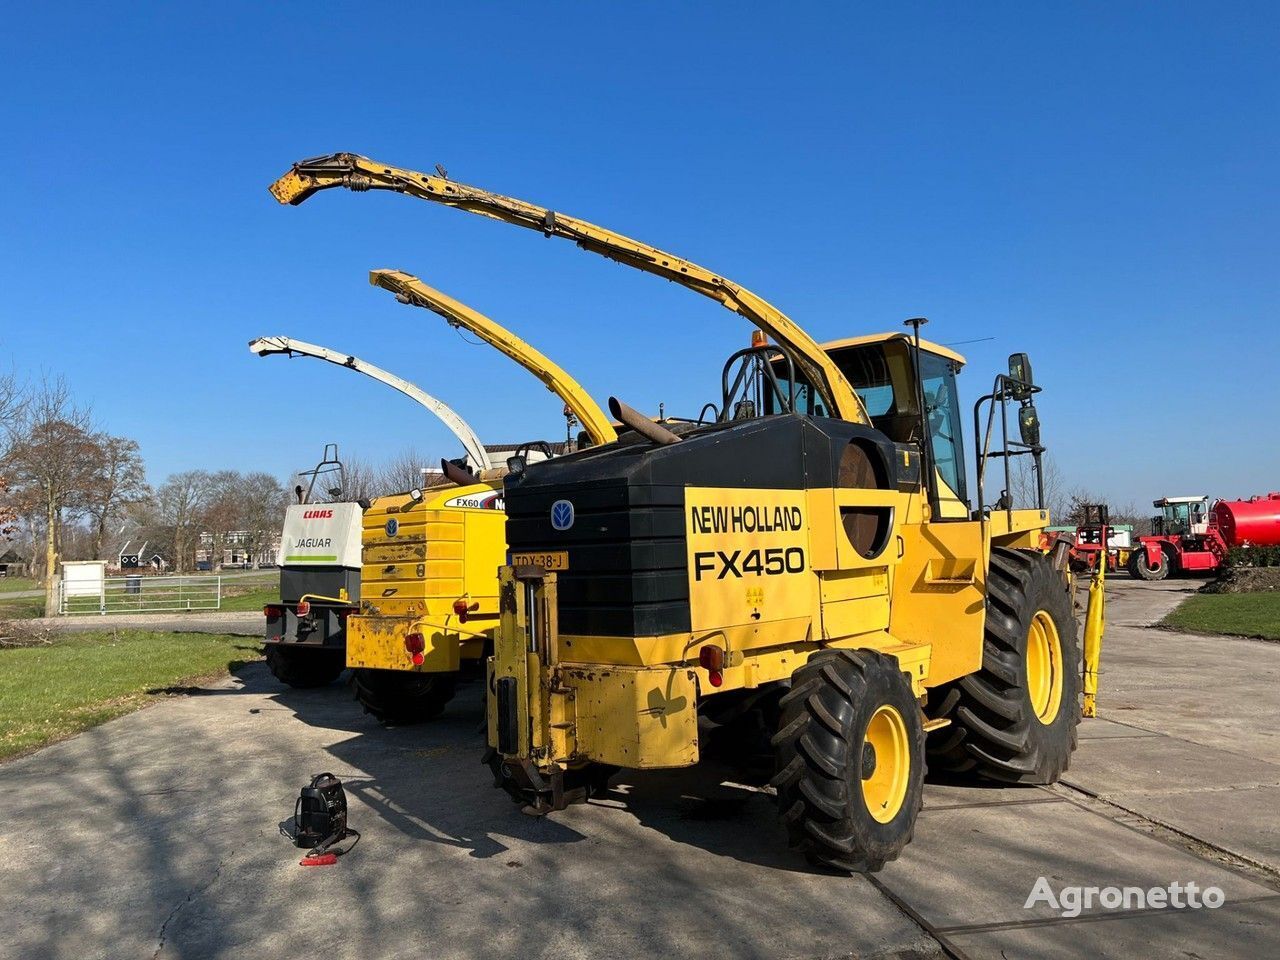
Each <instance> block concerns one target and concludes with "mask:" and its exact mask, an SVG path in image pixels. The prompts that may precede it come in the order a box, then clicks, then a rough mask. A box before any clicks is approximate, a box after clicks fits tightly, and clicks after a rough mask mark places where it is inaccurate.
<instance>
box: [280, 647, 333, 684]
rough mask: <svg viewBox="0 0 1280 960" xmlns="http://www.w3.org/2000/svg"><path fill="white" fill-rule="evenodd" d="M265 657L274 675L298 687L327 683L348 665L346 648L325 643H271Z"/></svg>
mask: <svg viewBox="0 0 1280 960" xmlns="http://www.w3.org/2000/svg"><path fill="white" fill-rule="evenodd" d="M266 658H267V668H268V669H269V670H270V671H271V675H272V676H274V677H275V678H276V679H277V680H279V681H280V682H281V683H284V684H287V685H288V686H291V687H293V688H295V689H298V690H306V689H309V688H311V687H324V686H328V685H329V684H331V683H333V681H335V680H337V679H338V676H339V674H341V673H342V671H343V670H345V669H346V667H347V658H346V653H345V652H344V651H342V650H330V649H326V648H324V647H321V648H319V649H317V648H316V647H285V646H281V645H280V644H278V643H269V644H267V645H266Z"/></svg>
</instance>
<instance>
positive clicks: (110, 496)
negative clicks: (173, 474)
mask: <svg viewBox="0 0 1280 960" xmlns="http://www.w3.org/2000/svg"><path fill="white" fill-rule="evenodd" d="M95 439H96V440H97V446H98V449H99V450H100V451H101V458H100V460H99V462H98V465H97V470H96V472H95V476H94V478H93V488H92V490H91V491H90V494H89V498H88V504H87V507H86V510H87V512H88V514H89V516H90V518H91V519H92V521H93V541H92V543H93V556H94V558H95V559H101V556H102V542H103V540H104V539H105V538H106V532H107V523H108V521H109V520H110V519H111V518H112V517H113V516H117V515H118V514H119V513H120V512H121V511H122V510H123V509H124V508H125V507H126V506H128V505H129V504H131V503H138V502H140V501H142V500H145V499H146V498H147V497H148V496H150V494H151V489H150V488H149V487H148V486H147V479H146V470H145V468H144V466H143V463H142V455H141V453H139V451H138V443H137V441H136V440H130V439H128V438H127V437H113V436H110V435H109V434H105V433H102V434H98V436H97V437H96V438H95Z"/></svg>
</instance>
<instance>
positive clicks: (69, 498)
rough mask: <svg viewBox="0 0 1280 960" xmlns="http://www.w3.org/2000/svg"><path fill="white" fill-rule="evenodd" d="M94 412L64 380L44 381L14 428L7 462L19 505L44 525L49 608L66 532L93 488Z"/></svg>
mask: <svg viewBox="0 0 1280 960" xmlns="http://www.w3.org/2000/svg"><path fill="white" fill-rule="evenodd" d="M90 427H91V422H90V416H89V411H88V410H87V409H85V408H84V407H80V406H77V405H76V404H75V403H74V402H73V401H72V399H71V391H70V388H69V387H68V386H67V383H66V381H65V380H63V379H62V378H58V379H54V380H49V379H45V380H44V381H42V382H41V384H40V386H39V387H38V388H36V389H35V390H34V391H33V392H32V393H31V394H30V396H29V397H28V399H27V403H26V405H25V407H24V409H23V411H22V414H21V416H19V417H17V418H16V419H15V421H14V423H12V424H11V425H10V431H11V432H10V437H9V450H8V451H7V453H6V456H5V463H6V467H7V470H8V473H9V475H10V481H9V482H10V483H11V485H12V486H13V487H14V489H15V491H16V493H17V499H18V502H19V504H22V503H23V502H24V501H25V503H26V504H27V506H28V507H29V508H32V509H33V511H34V512H36V513H37V514H38V515H39V516H40V518H41V519H42V520H43V523H44V534H45V536H44V540H45V544H44V581H45V604H46V606H45V609H47V610H53V609H54V606H55V602H56V596H55V595H56V583H57V573H58V559H59V549H60V546H61V527H62V521H63V519H64V517H65V516H66V515H68V514H72V515H74V514H75V513H77V512H79V511H82V510H83V509H84V507H85V503H86V500H87V496H88V491H89V490H90V489H91V487H92V483H93V477H94V467H95V465H96V464H97V463H98V460H99V450H98V446H97V441H96V439H95V436H94V434H93V433H92V432H91V430H90Z"/></svg>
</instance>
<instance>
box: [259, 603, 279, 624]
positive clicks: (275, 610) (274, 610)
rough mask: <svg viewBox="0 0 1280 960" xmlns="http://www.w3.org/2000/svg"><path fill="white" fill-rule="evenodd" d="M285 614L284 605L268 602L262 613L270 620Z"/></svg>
mask: <svg viewBox="0 0 1280 960" xmlns="http://www.w3.org/2000/svg"><path fill="white" fill-rule="evenodd" d="M283 614H284V608H283V607H277V606H275V605H272V604H268V605H267V606H265V607H263V608H262V615H263V616H264V617H266V618H267V619H268V620H279V619H280V617H281V616H282V615H283Z"/></svg>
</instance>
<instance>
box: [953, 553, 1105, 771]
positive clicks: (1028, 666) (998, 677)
mask: <svg viewBox="0 0 1280 960" xmlns="http://www.w3.org/2000/svg"><path fill="white" fill-rule="evenodd" d="M1079 668H1080V649H1079V645H1078V644H1077V642H1076V620H1075V613H1074V611H1073V610H1072V606H1071V596H1070V594H1069V593H1068V592H1067V589H1066V586H1065V585H1064V584H1063V582H1062V576H1061V574H1059V573H1058V572H1057V571H1055V570H1054V569H1053V565H1052V563H1050V561H1049V558H1048V557H1046V556H1044V555H1043V554H1039V553H1035V552H1033V551H1028V550H1010V549H1007V548H1003V547H992V548H991V567H990V569H989V570H988V573H987V627H986V637H985V643H984V644H983V655H982V668H981V669H980V670H978V672H976V673H971V674H969V675H968V676H965V677H961V678H960V679H959V680H955V681H953V682H952V683H949V684H946V685H944V686H942V687H939V688H937V689H935V690H933V691H931V693H930V697H929V700H930V707H931V710H930V712H931V713H932V714H933V716H935V717H938V718H943V717H946V718H948V719H950V720H951V724H950V725H949V726H946V727H943V728H941V729H939V730H938V731H937V732H936V733H934V734H933V735H932V736H931V737H930V740H929V744H928V747H929V763H930V765H931V766H933V767H934V768H935V769H941V770H945V771H948V772H951V773H972V774H975V775H978V776H981V777H985V778H987V779H991V780H999V781H1003V782H1006V783H1023V784H1047V783H1053V782H1055V781H1056V780H1057V779H1058V778H1059V777H1060V776H1062V773H1063V771H1065V770H1066V769H1067V766H1068V764H1069V763H1070V762H1071V754H1072V751H1074V750H1075V747H1076V726H1077V725H1078V724H1079V722H1080V704H1079V697H1080V669H1079Z"/></svg>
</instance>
